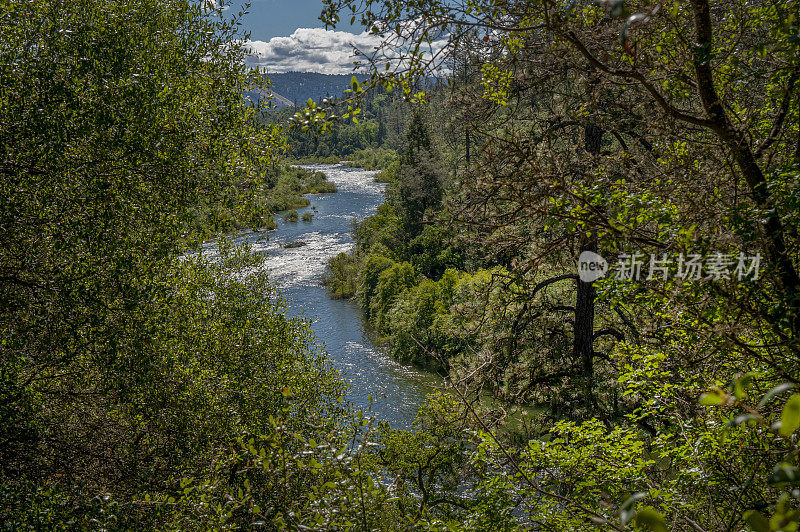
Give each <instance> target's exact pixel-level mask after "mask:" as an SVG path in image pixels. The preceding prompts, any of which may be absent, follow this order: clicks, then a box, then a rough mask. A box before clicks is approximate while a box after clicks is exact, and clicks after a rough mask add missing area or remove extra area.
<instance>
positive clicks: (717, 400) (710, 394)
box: [700, 388, 728, 406]
mask: <svg viewBox="0 0 800 532" xmlns="http://www.w3.org/2000/svg"><path fill="white" fill-rule="evenodd" d="M727 400H728V394H726V393H725V392H723V391H722V390H720V389H719V388H712V389H711V390H709V391H707V392H706V393H704V394H702V395H701V396H700V404H701V405H705V406H713V405H721V404H723V403H725V402H726V401H727Z"/></svg>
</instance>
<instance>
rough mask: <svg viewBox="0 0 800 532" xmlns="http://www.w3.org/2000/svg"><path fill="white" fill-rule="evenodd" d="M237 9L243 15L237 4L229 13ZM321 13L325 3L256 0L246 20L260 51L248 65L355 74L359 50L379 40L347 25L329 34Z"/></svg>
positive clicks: (252, 44)
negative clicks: (355, 48) (354, 54)
mask: <svg viewBox="0 0 800 532" xmlns="http://www.w3.org/2000/svg"><path fill="white" fill-rule="evenodd" d="M233 10H236V11H238V9H237V3H236V2H234V3H233V4H232V5H231V8H230V10H229V11H228V13H230V12H232V11H233ZM321 12H322V3H321V1H320V0H252V3H251V6H250V12H249V13H248V14H247V16H246V17H245V18H244V20H243V25H244V29H245V30H247V31H249V32H250V43H249V44H250V47H251V49H252V50H253V51H254V54H253V55H252V56H250V58H249V59H248V64H250V65H251V66H258V67H260V68H262V69H264V70H265V71H267V72H287V71H290V70H297V71H301V72H321V73H324V74H347V73H350V72H352V71H353V60H354V57H353V47H354V46H356V47H358V48H359V49H362V50H366V51H370V50H372V49H373V48H374V47H375V46H376V45H377V44H378V42H377V38H376V37H375V36H371V35H367V34H366V33H363V32H361V28H360V27H358V26H355V27H353V26H350V25H349V24H346V23H344V24H342V25H341V26H339V27H337V28H336V30H331V29H329V30H325V28H324V24H323V23H322V21H321V20H319V14H320V13H321ZM346 22H349V20H348V21H346Z"/></svg>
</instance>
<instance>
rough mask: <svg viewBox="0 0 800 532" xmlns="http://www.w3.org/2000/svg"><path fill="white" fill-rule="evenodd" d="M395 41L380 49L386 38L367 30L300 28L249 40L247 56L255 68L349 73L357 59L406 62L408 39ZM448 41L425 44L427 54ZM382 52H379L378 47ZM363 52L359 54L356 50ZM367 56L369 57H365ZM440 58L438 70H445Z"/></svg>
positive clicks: (395, 65)
mask: <svg viewBox="0 0 800 532" xmlns="http://www.w3.org/2000/svg"><path fill="white" fill-rule="evenodd" d="M389 38H390V41H391V44H390V45H389V46H387V47H384V48H380V47H381V44H382V43H383V42H384V41H383V39H384V37H383V36H381V35H374V34H370V33H367V32H363V33H360V34H354V33H349V32H346V31H335V30H326V29H323V28H297V29H296V30H295V32H294V33H292V34H291V35H290V36H289V37H273V38H272V39H270V40H269V41H249V42H247V43H245V45H246V47H247V48H249V49H250V51H251V52H252V53H251V54H250V55H249V56H248V57H247V59H246V61H247V64H248V65H249V66H251V67H259V68H261V69H263V70H265V71H266V72H273V73H279V72H291V71H297V72H319V73H321V74H349V73H352V72H353V71H354V67H355V65H354V64H353V62H354V61H357V60H361V62H362V63H365V62H368V61H367V60H366V58H371V59H374V60H375V62H376V64H377V65H381V66H382V65H383V64H385V63H386V62H387V61H388V62H389V63H390V64H391V66H392V67H398V66H400V65H404V64H405V60H404V57H405V56H406V54H407V52H408V50H405V49H404V48H405V46H404V44H405V43H407V42H409V41H408V40H406V39H404V38H397V36H390V37H389ZM446 44H447V40H446V39H445V38H442V39H439V40H437V41H435V42H433V43H431V44H430V45H429V46H428V47H424V48H423V50H424V53H425V57H427V58H431V57H433V54H436V53H437V52H440V51H441V50H442V49H443V48H444V47H445V46H446ZM379 48H380V51H379V52H378V53H377V54H376V50H378V49H379ZM356 49H357V50H358V51H359V52H360V53H361V54H362V55H361V56H357V55H356V54H355V50H356ZM365 56H366V58H365ZM439 61H441V57H437V61H435V62H436V63H437V65H436V69H438V70H439V71H440V72H441V71H442V69H441V66H440V65H439V64H438V62H439Z"/></svg>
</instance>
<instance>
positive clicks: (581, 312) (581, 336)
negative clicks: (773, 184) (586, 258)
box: [572, 241, 597, 409]
mask: <svg viewBox="0 0 800 532" xmlns="http://www.w3.org/2000/svg"><path fill="white" fill-rule="evenodd" d="M583 251H597V243H596V242H595V241H591V242H587V243H586V244H584V245H583V246H581V252H583ZM594 298H595V288H594V283H584V282H583V281H581V280H580V279H578V294H577V297H576V298H575V332H574V340H573V344H572V356H573V359H574V360H576V361H577V360H580V361H581V373H582V375H581V379H582V381H583V399H584V402H585V404H586V408H587V409H589V408H591V405H592V386H593V381H594V367H593V359H594V341H593V340H594Z"/></svg>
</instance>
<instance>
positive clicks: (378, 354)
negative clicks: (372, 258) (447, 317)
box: [240, 164, 441, 428]
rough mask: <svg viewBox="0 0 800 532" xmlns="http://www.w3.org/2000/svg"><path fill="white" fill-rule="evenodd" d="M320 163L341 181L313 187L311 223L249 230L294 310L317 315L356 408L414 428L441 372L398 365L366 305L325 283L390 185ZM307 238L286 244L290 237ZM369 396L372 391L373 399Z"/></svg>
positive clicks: (319, 331)
mask: <svg viewBox="0 0 800 532" xmlns="http://www.w3.org/2000/svg"><path fill="white" fill-rule="evenodd" d="M304 168H308V169H311V170H318V171H321V172H323V173H325V175H327V176H328V179H329V180H330V181H332V182H333V183H335V184H336V186H337V187H338V189H339V191H338V192H337V193H335V194H311V195H309V196H307V197H308V198H309V199H310V200H311V205H310V206H309V207H306V208H305V209H298V211H297V212H298V214H299V215H300V216H302V214H303V213H304V212H305V211H310V212H311V213H313V214H314V217H313V219H312V221H311V222H303V221H298V222H287V221H285V220H283V219H278V217H276V222H277V223H278V227H277V229H275V230H274V231H270V232H269V233H268V240H266V241H265V238H264V233H245V234H243V235H242V236H241V237H240V238H242V239H247V240H248V241H250V243H251V244H252V245H253V248H254V249H256V250H259V251H262V252H264V253H265V254H266V257H267V259H266V265H267V268H268V269H269V271H270V277H271V279H272V280H273V282H275V283H276V284H277V285H278V287H279V288H280V290H281V293H282V294H283V296H284V297H285V298H286V299H287V301H288V312H289V314H290V315H303V316H305V317H307V318H310V319H311V320H312V323H311V327H312V329H313V330H314V333H315V334H316V336H317V340H318V341H319V342H321V343H322V344H323V345H324V347H325V350H326V351H327V353H328V356H329V357H330V359H331V360H332V362H333V364H334V365H335V366H336V368H337V369H338V370H339V371H340V372H341V373H342V375H343V377H344V379H345V380H346V381H347V382H349V383H350V386H351V387H350V390H349V391H348V393H347V399H348V400H349V401H350V402H352V404H353V406H354V407H355V408H357V409H359V408H360V409H362V410H364V411H365V412H366V409H367V407H368V406H370V405H371V406H372V414H371V415H373V416H374V417H375V418H377V419H378V420H381V421H388V422H389V423H390V424H391V425H392V426H393V427H395V428H410V426H411V423H412V421H413V420H414V415H415V414H416V412H417V410H418V409H419V407H420V406H421V404H422V403H423V402H424V400H425V397H426V395H427V394H428V393H431V392H432V391H434V390H435V389H436V388H437V385H438V384H439V383H440V382H441V381H440V379H439V377H438V376H436V375H433V374H430V373H427V372H423V371H420V370H417V369H415V368H412V367H409V366H405V365H402V364H399V363H398V362H396V361H394V360H393V359H392V358H391V357H390V356H389V355H388V354H387V353H386V351H385V350H384V349H383V348H381V347H380V346H378V345H376V344H375V343H374V338H375V335H374V333H373V331H371V330H370V329H369V327H368V326H367V325H366V324H365V323H364V319H363V315H362V313H361V310H360V309H359V308H358V306H357V305H356V304H354V303H353V302H351V301H342V300H335V299H331V298H330V297H328V294H327V291H326V289H325V287H323V286H322V285H321V279H322V274H323V273H324V271H325V265H326V263H327V260H328V259H329V258H330V257H333V256H335V255H337V254H338V253H340V252H342V251H349V250H350V249H352V247H353V245H354V243H353V237H352V234H351V231H352V223H353V221H354V220H363V219H364V218H366V217H367V216H369V215H370V214H372V213H374V212H375V209H376V208H377V207H378V205H380V204H381V203H382V202H383V190H384V185H383V184H381V183H376V182H375V181H374V179H373V178H374V176H375V172H371V171H366V170H362V169H358V168H350V167H347V166H342V165H338V164H337V165H322V164H321V165H304ZM299 241H301V242H304V243H305V245H304V246H301V247H295V248H285V247H282V246H283V245H285V244H287V243H291V242H299ZM368 396H372V398H373V402H372V403H370V402H369V399H368Z"/></svg>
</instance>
